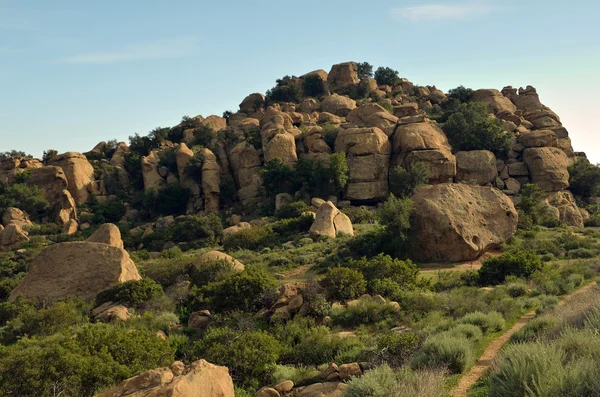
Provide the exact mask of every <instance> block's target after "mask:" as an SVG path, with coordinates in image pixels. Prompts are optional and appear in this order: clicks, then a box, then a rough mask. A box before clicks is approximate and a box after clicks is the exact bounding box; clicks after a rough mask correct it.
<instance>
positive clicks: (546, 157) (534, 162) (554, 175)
mask: <svg viewBox="0 0 600 397" xmlns="http://www.w3.org/2000/svg"><path fill="white" fill-rule="evenodd" d="M523 161H524V162H525V164H527V168H528V169H529V175H530V176H531V181H532V182H533V183H535V184H536V185H538V186H539V187H540V188H541V189H542V190H545V191H547V192H558V191H560V190H563V189H566V188H567V187H568V186H569V170H568V167H569V159H568V158H567V155H566V154H565V153H564V152H563V151H562V150H561V149H559V148H553V147H542V148H529V149H525V150H524V151H523Z"/></svg>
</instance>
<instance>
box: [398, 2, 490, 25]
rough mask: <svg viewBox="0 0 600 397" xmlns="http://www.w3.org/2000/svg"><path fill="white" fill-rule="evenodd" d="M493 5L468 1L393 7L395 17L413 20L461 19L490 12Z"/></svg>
mask: <svg viewBox="0 0 600 397" xmlns="http://www.w3.org/2000/svg"><path fill="white" fill-rule="evenodd" d="M494 10H495V8H494V6H492V5H491V4H489V3H486V2H480V1H469V2H462V3H454V4H424V5H420V6H414V7H400V8H393V9H392V10H391V15H392V17H393V18H395V19H408V20H411V21H413V22H422V21H441V20H461V19H469V18H473V17H478V16H483V15H487V14H490V13H491V12H493V11H494Z"/></svg>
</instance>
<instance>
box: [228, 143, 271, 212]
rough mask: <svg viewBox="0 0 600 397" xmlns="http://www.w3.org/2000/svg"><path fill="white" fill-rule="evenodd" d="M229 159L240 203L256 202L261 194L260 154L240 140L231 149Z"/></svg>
mask: <svg viewBox="0 0 600 397" xmlns="http://www.w3.org/2000/svg"><path fill="white" fill-rule="evenodd" d="M229 161H230V164H231V169H232V170H233V175H234V177H235V180H236V182H237V186H238V187H239V190H238V197H239V199H240V201H241V202H242V204H244V205H248V204H256V203H258V202H260V201H261V197H262V196H263V189H262V176H261V173H260V172H261V169H262V162H261V159H260V154H259V152H258V150H256V148H254V146H252V145H251V144H249V143H248V142H246V141H243V142H240V143H238V144H237V145H235V146H234V147H233V149H231V152H230V153H229Z"/></svg>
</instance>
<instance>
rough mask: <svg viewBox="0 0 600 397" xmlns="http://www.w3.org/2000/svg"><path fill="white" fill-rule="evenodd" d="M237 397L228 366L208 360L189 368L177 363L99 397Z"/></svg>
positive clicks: (139, 377)
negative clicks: (235, 396)
mask: <svg viewBox="0 0 600 397" xmlns="http://www.w3.org/2000/svg"><path fill="white" fill-rule="evenodd" d="M126 396H130V397H167V396H168V397H234V391H233V381H232V379H231V376H229V370H228V369H227V368H226V367H220V366H216V365H213V364H211V363H209V362H207V361H205V360H199V361H196V362H193V363H192V364H190V365H189V366H185V365H184V364H183V363H182V362H180V361H177V362H175V363H173V364H172V365H171V366H170V367H164V368H157V369H153V370H150V371H147V372H144V373H143V374H141V375H138V376H135V377H133V378H129V379H127V380H124V381H123V382H121V383H120V384H119V385H118V386H116V387H115V388H113V389H111V390H109V391H107V392H105V393H102V394H98V395H96V397H126Z"/></svg>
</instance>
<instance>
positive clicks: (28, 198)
mask: <svg viewBox="0 0 600 397" xmlns="http://www.w3.org/2000/svg"><path fill="white" fill-rule="evenodd" d="M9 207H16V208H19V209H21V210H23V211H25V212H27V214H29V216H30V217H31V218H32V219H34V220H39V219H41V218H42V217H43V216H44V215H45V214H46V212H47V211H48V210H49V209H50V203H48V200H46V198H45V197H44V191H43V190H42V189H40V188H39V187H38V186H35V185H32V186H29V185H27V184H25V183H13V184H12V185H10V186H8V187H4V186H2V184H0V214H3V213H4V211H5V210H6V209H7V208H9Z"/></svg>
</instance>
